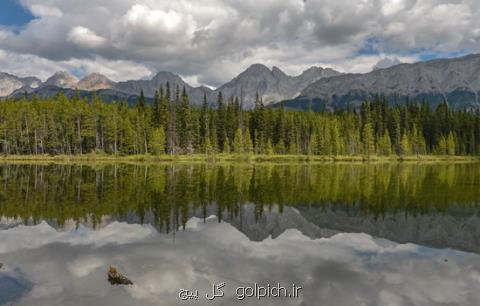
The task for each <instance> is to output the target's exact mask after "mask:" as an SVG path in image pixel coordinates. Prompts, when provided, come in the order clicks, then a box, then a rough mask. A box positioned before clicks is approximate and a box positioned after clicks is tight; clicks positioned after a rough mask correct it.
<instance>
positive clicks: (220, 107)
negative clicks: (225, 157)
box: [216, 92, 226, 151]
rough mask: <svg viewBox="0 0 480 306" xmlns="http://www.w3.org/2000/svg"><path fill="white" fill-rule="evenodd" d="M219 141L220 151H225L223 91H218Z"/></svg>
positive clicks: (217, 128) (217, 127)
mask: <svg viewBox="0 0 480 306" xmlns="http://www.w3.org/2000/svg"><path fill="white" fill-rule="evenodd" d="M216 130H217V141H218V142H217V143H218V148H219V150H220V151H223V145H224V143H225V138H226V133H225V104H224V102H223V96H222V92H219V93H218V98H217V126H216Z"/></svg>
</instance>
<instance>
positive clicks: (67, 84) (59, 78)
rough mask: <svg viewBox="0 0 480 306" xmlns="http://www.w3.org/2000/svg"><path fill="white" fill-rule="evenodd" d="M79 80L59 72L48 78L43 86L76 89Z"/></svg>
mask: <svg viewBox="0 0 480 306" xmlns="http://www.w3.org/2000/svg"><path fill="white" fill-rule="evenodd" d="M77 83H78V79H77V78H76V77H74V76H73V75H71V74H70V73H68V72H66V71H59V72H57V73H55V74H54V75H52V76H51V77H50V78H48V79H47V80H46V81H45V83H43V84H42V86H57V87H62V88H75V87H76V85H77Z"/></svg>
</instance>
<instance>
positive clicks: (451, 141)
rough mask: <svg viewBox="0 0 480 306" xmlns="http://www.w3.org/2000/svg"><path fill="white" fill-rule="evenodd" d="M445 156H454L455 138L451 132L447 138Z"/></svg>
mask: <svg viewBox="0 0 480 306" xmlns="http://www.w3.org/2000/svg"><path fill="white" fill-rule="evenodd" d="M447 154H448V155H455V136H454V135H453V133H452V132H450V133H449V134H448V137H447Z"/></svg>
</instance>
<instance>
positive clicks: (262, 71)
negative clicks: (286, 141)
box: [211, 64, 341, 108]
mask: <svg viewBox="0 0 480 306" xmlns="http://www.w3.org/2000/svg"><path fill="white" fill-rule="evenodd" d="M340 74H341V73H340V72H338V71H335V70H333V69H329V68H326V69H324V68H320V67H312V68H310V69H308V70H306V71H304V72H303V73H302V74H301V75H299V76H289V75H287V74H285V73H284V72H283V71H281V70H280V69H279V68H277V67H273V68H272V70H270V69H268V68H267V67H266V66H264V65H261V64H255V65H252V66H250V67H249V68H248V69H247V70H245V71H244V72H242V73H241V74H240V75H238V76H237V77H236V78H234V79H233V80H231V81H230V82H228V83H226V84H225V85H222V86H220V87H219V88H218V89H217V90H215V92H214V93H213V95H214V96H213V97H211V100H212V99H214V98H216V94H218V92H220V91H221V92H222V94H223V96H224V97H231V96H236V97H239V98H241V99H242V100H243V105H244V107H246V108H252V107H253V106H254V101H255V95H256V93H257V92H258V94H259V95H260V96H261V97H262V99H263V102H264V104H265V105H268V104H270V103H272V102H278V101H282V100H286V99H291V98H294V97H296V96H297V95H298V94H299V93H300V92H301V90H302V89H304V88H305V87H307V86H308V85H309V84H311V83H313V82H315V81H317V80H319V79H322V78H325V77H331V76H337V75H340Z"/></svg>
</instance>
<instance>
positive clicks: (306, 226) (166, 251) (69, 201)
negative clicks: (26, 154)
mask: <svg viewBox="0 0 480 306" xmlns="http://www.w3.org/2000/svg"><path fill="white" fill-rule="evenodd" d="M479 170H480V165H479V164H451V165H446V164H422V165H414V164H397V165H392V164H383V165H380V164H378V165H363V164H362V165H360V164H359V165H338V164H336V165H334V164H330V165H328V164H325V165H296V166H286V165H275V166H274V165H257V166H252V165H236V166H231V165H217V166H213V165H202V164H199V165H175V166H172V165H156V166H146V165H100V166H95V167H91V166H81V165H78V166H73V165H3V166H0V263H4V264H5V266H4V267H3V268H2V269H1V270H0V305H3V304H5V305H88V304H91V305H106V306H109V305H177V304H184V305H196V304H195V303H192V302H182V301H181V300H179V298H178V292H179V290H180V289H181V288H185V289H198V290H199V291H200V292H207V291H209V290H211V286H212V284H214V283H220V282H223V281H224V282H226V283H227V290H226V296H225V297H224V298H222V299H218V300H215V301H213V302H211V301H208V305H308V306H310V305H312V306H313V305H440V304H445V305H480V294H478V288H479V287H480V255H478V254H476V253H479V252H480V247H479V245H480V244H479V242H480V220H479V219H478V218H479V215H478V213H479V207H480V206H479V204H480V203H479V202H480V188H479V187H480V171H479ZM464 251H469V252H473V253H467V252H464ZM110 265H113V266H116V267H118V268H119V270H120V271H122V272H123V273H125V275H127V276H128V278H130V279H131V280H133V281H134V285H133V286H126V287H125V286H111V285H110V284H109V283H108V282H107V280H106V271H107V268H108V267H109V266H110ZM278 282H281V283H282V284H285V285H289V284H292V283H294V284H296V285H300V286H302V287H303V290H302V294H301V295H300V297H299V298H284V299H275V298H270V299H264V300H261V301H258V300H257V299H247V300H244V301H242V302H239V301H238V300H237V299H236V296H235V288H236V287H238V286H249V285H253V284H254V283H260V284H276V283H278ZM199 304H207V301H206V300H200V302H199Z"/></svg>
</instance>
